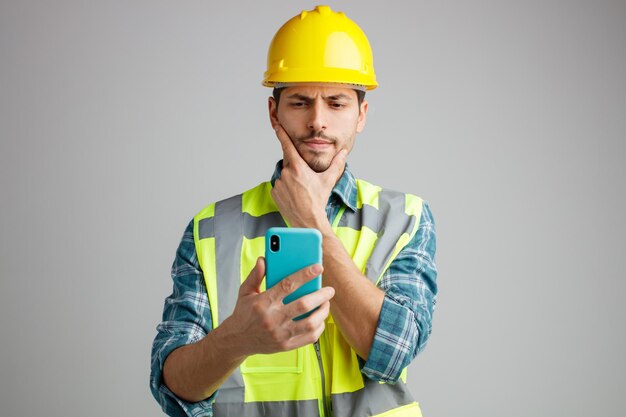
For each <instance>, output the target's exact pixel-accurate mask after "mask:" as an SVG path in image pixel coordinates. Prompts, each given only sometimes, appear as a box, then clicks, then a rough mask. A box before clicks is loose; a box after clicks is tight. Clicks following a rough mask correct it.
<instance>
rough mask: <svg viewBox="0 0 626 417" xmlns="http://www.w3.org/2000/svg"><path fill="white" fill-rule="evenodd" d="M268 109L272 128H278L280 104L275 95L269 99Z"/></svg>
mask: <svg viewBox="0 0 626 417" xmlns="http://www.w3.org/2000/svg"><path fill="white" fill-rule="evenodd" d="M267 110H268V111H269V116H270V124H271V125H272V129H274V130H276V128H278V126H279V125H280V123H279V122H278V104H277V103H276V100H274V97H270V98H268V99H267Z"/></svg>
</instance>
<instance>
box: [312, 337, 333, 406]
mask: <svg viewBox="0 0 626 417" xmlns="http://www.w3.org/2000/svg"><path fill="white" fill-rule="evenodd" d="M313 347H314V348H315V354H316V355H317V362H318V364H319V366H320V374H321V375H322V396H323V397H322V401H323V402H324V416H325V417H331V416H332V414H331V410H330V407H329V406H328V399H327V398H326V380H325V377H324V364H323V363H322V352H321V351H320V341H319V340H317V341H316V342H315V343H313Z"/></svg>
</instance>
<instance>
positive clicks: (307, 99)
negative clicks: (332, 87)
mask: <svg viewBox="0 0 626 417" xmlns="http://www.w3.org/2000/svg"><path fill="white" fill-rule="evenodd" d="M287 98H288V99H295V100H302V101H304V102H307V103H311V102H312V101H313V100H314V99H313V98H312V97H309V96H305V95H304V94H300V93H294V94H291V95H290V96H287ZM322 98H323V99H324V100H348V101H351V100H352V97H350V96H349V95H347V94H344V93H339V94H333V95H332V96H326V97H324V96H322Z"/></svg>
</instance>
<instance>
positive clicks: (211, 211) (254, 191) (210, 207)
mask: <svg viewBox="0 0 626 417" xmlns="http://www.w3.org/2000/svg"><path fill="white" fill-rule="evenodd" d="M271 189H272V185H271V183H270V182H269V181H265V182H262V183H260V184H258V185H257V186H255V187H252V188H250V189H248V190H246V191H244V192H242V193H240V194H235V195H233V196H230V197H228V198H225V199H222V200H218V201H214V202H212V203H210V204H207V205H206V206H204V207H203V208H202V210H200V211H199V212H198V213H196V215H195V216H194V222H196V223H197V222H198V221H199V220H202V219H206V218H211V217H213V216H215V207H216V206H220V205H226V204H229V203H230V202H233V201H235V200H239V201H241V200H245V199H257V198H258V197H260V196H264V195H267V194H268V193H269V192H270V190H271Z"/></svg>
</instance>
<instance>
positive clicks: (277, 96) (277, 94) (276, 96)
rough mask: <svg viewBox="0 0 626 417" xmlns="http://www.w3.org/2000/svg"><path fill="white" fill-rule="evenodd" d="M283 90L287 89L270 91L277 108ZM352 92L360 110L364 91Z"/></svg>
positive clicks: (281, 88)
mask: <svg viewBox="0 0 626 417" xmlns="http://www.w3.org/2000/svg"><path fill="white" fill-rule="evenodd" d="M285 88H287V87H280V88H274V90H272V96H273V97H274V100H276V106H278V103H280V95H281V94H282V92H283V90H284V89H285ZM354 91H355V92H356V99H357V101H358V102H359V108H361V103H363V100H365V91H363V90H357V89H355V90H354Z"/></svg>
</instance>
